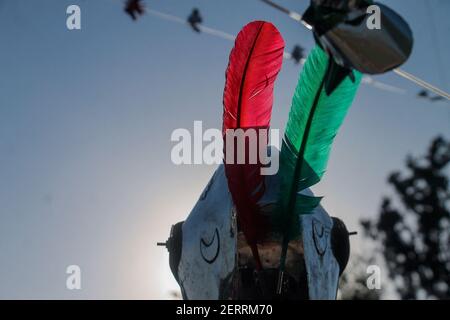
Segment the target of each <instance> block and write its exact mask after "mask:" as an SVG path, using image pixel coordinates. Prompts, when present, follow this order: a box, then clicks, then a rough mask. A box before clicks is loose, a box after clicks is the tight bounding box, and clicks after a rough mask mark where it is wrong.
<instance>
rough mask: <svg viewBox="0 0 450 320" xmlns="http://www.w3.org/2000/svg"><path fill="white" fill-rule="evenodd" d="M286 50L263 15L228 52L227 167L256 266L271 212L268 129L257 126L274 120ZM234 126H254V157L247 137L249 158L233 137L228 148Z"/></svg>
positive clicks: (225, 98) (247, 128)
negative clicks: (266, 210)
mask: <svg viewBox="0 0 450 320" xmlns="http://www.w3.org/2000/svg"><path fill="white" fill-rule="evenodd" d="M283 52H284V40H283V38H282V37H281V35H280V33H279V32H278V30H277V29H276V28H275V26H274V25H272V24H271V23H268V22H264V21H255V22H251V23H249V24H248V25H246V26H245V27H244V28H243V29H242V30H241V31H240V32H239V34H238V36H237V38H236V41H235V45H234V48H233V49H232V51H231V53H230V58H229V64H228V68H227V71H226V81H225V89H224V95H223V106H224V108H223V127H222V131H223V132H222V133H223V137H224V156H225V159H226V161H225V173H226V176H227V180H228V187H229V190H230V192H231V195H232V197H233V201H234V203H235V206H236V211H237V221H238V225H239V228H240V229H241V230H242V231H243V233H244V235H245V238H246V240H247V243H248V244H249V246H250V248H251V249H252V252H253V256H254V258H255V260H256V267H257V269H260V268H261V262H260V259H259V255H258V250H257V242H258V241H259V240H260V239H261V238H262V237H264V234H265V232H266V231H267V229H268V221H267V220H268V219H267V216H264V215H263V214H262V213H261V212H260V208H259V206H258V201H259V200H260V198H261V197H262V195H263V194H264V190H265V185H264V177H263V176H262V175H261V170H260V169H261V167H262V163H261V161H260V157H259V150H260V149H263V150H264V152H266V148H267V142H268V141H267V135H266V136H265V138H264V137H263V138H261V136H260V135H259V132H260V130H262V129H264V130H267V129H268V128H269V126H270V119H271V113H272V104H273V89H274V82H275V80H276V77H277V75H278V73H279V72H280V69H281V65H282V61H283ZM230 129H234V130H235V129H242V132H243V133H244V134H247V133H251V132H250V131H251V130H254V132H256V133H257V135H256V137H257V141H256V142H257V147H256V149H252V151H256V152H258V153H257V154H256V156H257V157H256V160H257V161H256V163H250V158H251V155H249V154H248V153H249V150H251V149H250V143H251V142H249V141H248V140H246V139H245V138H244V141H243V143H244V145H245V163H241V164H239V163H237V157H236V153H237V152H239V150H237V148H236V147H237V146H238V145H239V144H238V143H234V149H230V150H229V148H228V147H229V146H230V142H231V141H228V140H229V139H227V133H229V132H230ZM250 136H251V135H250ZM262 136H264V135H262ZM260 139H263V140H264V141H259V140H260ZM234 142H236V141H234ZM253 142H255V141H253ZM260 142H261V143H260ZM231 148H233V147H231ZM230 151H231V152H233V154H234V156H232V157H230V158H231V159H232V161H231V163H230V161H228V159H229V157H228V156H229V152H230Z"/></svg>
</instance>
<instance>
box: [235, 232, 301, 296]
mask: <svg viewBox="0 0 450 320" xmlns="http://www.w3.org/2000/svg"><path fill="white" fill-rule="evenodd" d="M280 243H281V236H279V235H277V234H270V235H269V236H268V237H267V238H266V239H265V240H264V241H262V243H260V244H258V252H259V255H260V258H261V263H262V270H261V271H257V270H256V266H255V262H254V258H253V255H252V252H251V249H250V247H249V246H248V244H247V242H246V241H245V237H244V235H243V233H242V232H239V233H238V242H237V249H238V266H237V270H236V272H235V275H234V278H235V279H234V281H232V284H231V285H234V290H233V291H234V292H235V296H234V297H230V298H233V299H239V300H255V299H256V300H273V299H280V298H281V299H286V300H305V299H308V298H309V297H308V282H307V278H306V267H305V260H304V255H303V247H302V243H301V241H300V240H299V239H297V240H293V241H291V243H290V244H289V248H288V252H287V259H286V272H285V276H284V284H283V291H282V294H281V296H279V295H277V294H276V287H277V282H278V272H279V269H278V266H279V262H280V255H281V245H280Z"/></svg>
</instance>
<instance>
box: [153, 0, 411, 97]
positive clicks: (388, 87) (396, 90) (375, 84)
mask: <svg viewBox="0 0 450 320" xmlns="http://www.w3.org/2000/svg"><path fill="white" fill-rule="evenodd" d="M262 1H265V0H262ZM146 12H147V13H150V14H152V15H154V16H156V17H158V18H161V19H164V20H167V21H171V22H176V23H179V24H187V22H186V20H185V19H182V18H180V17H177V16H174V15H171V14H167V13H164V12H161V11H157V10H152V9H147V10H146ZM198 27H199V29H200V30H201V31H202V32H204V33H207V34H209V35H212V36H215V37H219V38H222V39H225V40H228V41H234V40H235V38H236V37H235V36H234V35H232V34H229V33H227V32H224V31H221V30H218V29H214V28H211V27H207V26H204V25H199V26H198ZM283 58H284V59H286V60H291V59H292V55H291V53H289V52H287V51H284V53H283ZM305 62H306V59H301V60H300V63H301V64H302V65H303V64H304V63H305ZM363 83H364V84H368V85H371V86H373V87H375V88H378V89H380V90H384V91H388V92H391V93H399V94H405V92H406V91H405V90H404V89H400V88H397V87H394V86H392V85H389V84H385V83H382V82H380V81H376V80H374V79H373V78H372V77H370V76H364V78H363Z"/></svg>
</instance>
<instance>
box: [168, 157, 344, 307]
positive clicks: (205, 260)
mask: <svg viewBox="0 0 450 320" xmlns="http://www.w3.org/2000/svg"><path fill="white" fill-rule="evenodd" d="M278 180H279V178H278V176H267V180H266V187H267V188H266V193H265V194H264V196H263V198H262V199H261V203H262V205H263V206H264V207H265V208H267V210H268V212H267V213H268V214H270V210H273V209H274V208H275V206H274V204H275V202H276V199H277V194H278V188H279V181H278ZM308 192H310V191H308ZM311 194H312V193H311ZM301 220H302V223H301V225H302V230H301V234H302V236H301V237H299V238H298V239H295V240H293V241H291V243H290V245H289V249H288V253H287V261H286V274H285V281H284V285H283V290H282V295H283V296H282V298H283V299H292V300H304V299H335V298H336V292H337V286H338V280H339V273H340V267H339V263H338V259H336V257H335V256H334V250H333V248H332V234H333V232H332V230H333V219H331V218H330V216H329V215H328V213H327V212H326V211H325V210H324V209H323V208H322V207H321V206H319V207H317V208H316V210H315V211H314V212H313V213H311V214H309V215H302V217H301ZM167 244H168V248H169V254H170V255H169V257H170V258H169V259H170V266H171V270H172V272H173V274H174V277H175V279H176V280H177V281H178V283H179V285H180V288H181V291H182V294H183V298H184V299H189V300H190V299H213V300H216V299H233V300H239V299H250V300H252V299H253V300H255V299H274V298H279V297H277V296H276V295H275V293H276V286H277V280H278V266H279V260H280V254H281V245H280V244H281V236H280V235H277V234H274V233H271V234H269V235H268V236H267V238H266V239H264V241H263V242H262V243H261V244H260V245H258V249H259V250H258V251H259V253H260V256H261V261H262V264H263V271H262V272H260V273H259V274H257V273H256V272H255V271H254V270H255V264H254V259H253V256H252V253H251V250H250V248H249V246H248V245H247V242H246V241H245V237H244V235H243V234H242V232H241V231H239V230H238V228H237V224H236V215H235V208H234V204H233V201H232V198H231V196H230V193H229V191H228V187H227V180H226V176H225V172H224V168H223V166H220V167H219V168H218V169H217V171H216V172H215V173H214V175H213V177H212V178H211V181H210V182H209V183H208V185H207V187H206V188H205V190H204V191H203V193H202V194H201V196H200V198H199V200H198V202H197V204H196V205H195V207H194V209H193V210H192V212H191V213H190V214H189V216H188V217H187V219H186V221H184V222H183V223H178V224H176V225H175V226H174V227H173V228H172V233H171V238H170V239H169V241H168V242H167Z"/></svg>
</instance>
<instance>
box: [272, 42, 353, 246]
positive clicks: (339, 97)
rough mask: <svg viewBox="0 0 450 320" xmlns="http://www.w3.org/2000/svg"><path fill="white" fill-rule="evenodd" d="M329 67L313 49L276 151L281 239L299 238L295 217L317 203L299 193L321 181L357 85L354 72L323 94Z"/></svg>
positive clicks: (325, 58)
mask: <svg viewBox="0 0 450 320" xmlns="http://www.w3.org/2000/svg"><path fill="white" fill-rule="evenodd" d="M329 63H330V58H329V56H328V55H327V54H326V53H325V52H324V51H323V50H322V49H321V48H320V47H318V46H316V47H315V48H314V49H313V50H312V51H311V53H310V55H309V56H308V59H307V61H306V63H305V65H304V68H303V71H302V73H301V75H300V79H299V82H298V85H297V88H296V90H295V94H294V98H293V100H292V107H291V111H290V113H289V119H288V122H287V125H286V131H285V135H284V140H283V145H282V148H281V153H280V172H279V174H280V178H281V186H280V197H279V205H280V207H279V209H280V210H278V211H277V214H276V217H275V223H276V224H275V225H276V226H279V227H280V228H281V232H282V233H283V234H284V236H285V241H289V239H292V238H294V237H295V236H297V235H298V233H299V229H300V228H299V225H298V220H299V219H298V215H299V214H308V213H311V212H312V211H313V210H314V208H315V207H317V206H318V205H319V202H320V200H321V198H316V197H309V196H306V195H303V194H301V193H300V192H301V191H302V190H305V189H307V188H309V187H311V186H313V185H314V184H316V183H318V182H319V181H320V179H321V178H322V176H323V174H324V172H325V170H326V166H327V162H328V158H329V154H330V149H331V144H332V143H333V140H334V137H335V136H336V134H337V132H338V130H339V127H340V126H341V124H342V122H343V121H344V118H345V116H346V114H347V111H348V109H349V108H350V105H351V103H352V101H353V99H354V97H355V95H356V91H357V89H358V86H359V83H360V81H361V74H360V73H359V72H357V71H353V75H354V77H349V76H347V77H346V78H345V79H344V80H343V81H342V82H341V83H340V84H339V85H338V87H337V88H336V89H335V90H334V91H333V92H332V93H331V95H327V93H326V92H325V88H324V84H325V77H326V74H327V69H328V67H329ZM351 78H353V80H352V79H351ZM286 238H287V239H286Z"/></svg>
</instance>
